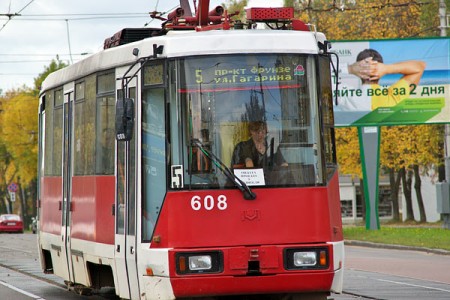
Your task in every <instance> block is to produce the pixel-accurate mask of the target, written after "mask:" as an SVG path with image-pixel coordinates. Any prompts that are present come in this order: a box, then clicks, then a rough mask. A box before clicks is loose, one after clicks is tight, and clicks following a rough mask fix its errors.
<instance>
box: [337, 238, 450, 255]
mask: <svg viewBox="0 0 450 300" xmlns="http://www.w3.org/2000/svg"><path fill="white" fill-rule="evenodd" d="M344 244H345V245H349V246H360V247H371V248H382V249H395V250H410V251H421V252H427V253H433V254H440V255H450V251H447V250H442V249H431V248H425V247H414V246H403V245H393V244H381V243H373V242H364V241H356V240H345V241H344Z"/></svg>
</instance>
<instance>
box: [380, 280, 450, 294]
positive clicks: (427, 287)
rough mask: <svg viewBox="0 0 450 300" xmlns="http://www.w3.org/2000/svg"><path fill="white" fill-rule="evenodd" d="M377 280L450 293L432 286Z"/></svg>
mask: <svg viewBox="0 0 450 300" xmlns="http://www.w3.org/2000/svg"><path fill="white" fill-rule="evenodd" d="M377 280H378V281H384V282H390V283H396V284H402V285H408V286H414V287H420V288H424V289H429V290H436V291H441V292H447V293H450V290H445V289H440V288H435V287H430V286H424V285H418V284H412V283H405V282H398V281H392V280H385V279H377Z"/></svg>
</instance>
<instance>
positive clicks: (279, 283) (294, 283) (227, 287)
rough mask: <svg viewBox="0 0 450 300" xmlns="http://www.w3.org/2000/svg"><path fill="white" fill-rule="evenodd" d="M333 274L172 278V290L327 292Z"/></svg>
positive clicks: (189, 294)
mask: <svg viewBox="0 0 450 300" xmlns="http://www.w3.org/2000/svg"><path fill="white" fill-rule="evenodd" d="M333 276H334V272H326V273H320V274H314V273H303V274H279V275H274V276H259V277H256V276H246V277H232V276H210V277H196V278H174V279H172V287H173V291H174V294H175V295H176V297H193V296H198V295H202V296H208V295H215V296H217V295H236V294H270V293H280V292H282V293H295V292H297V293H298V292H299V291H302V292H313V291H314V292H320V291H323V292H326V291H329V289H330V286H331V283H332V281H333Z"/></svg>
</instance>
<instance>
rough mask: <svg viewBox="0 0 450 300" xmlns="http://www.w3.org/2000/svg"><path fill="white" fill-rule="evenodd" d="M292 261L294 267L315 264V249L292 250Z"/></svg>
mask: <svg viewBox="0 0 450 300" xmlns="http://www.w3.org/2000/svg"><path fill="white" fill-rule="evenodd" d="M293 263H294V266H296V267H308V266H315V265H316V263H317V253H316V252H315V251H306V252H294V259H293Z"/></svg>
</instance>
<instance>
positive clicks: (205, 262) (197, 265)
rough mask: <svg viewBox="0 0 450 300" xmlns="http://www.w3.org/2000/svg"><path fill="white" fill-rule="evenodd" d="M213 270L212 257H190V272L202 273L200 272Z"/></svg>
mask: <svg viewBox="0 0 450 300" xmlns="http://www.w3.org/2000/svg"><path fill="white" fill-rule="evenodd" d="M211 268H212V259H211V255H196V256H189V270H191V271H200V270H211Z"/></svg>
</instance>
